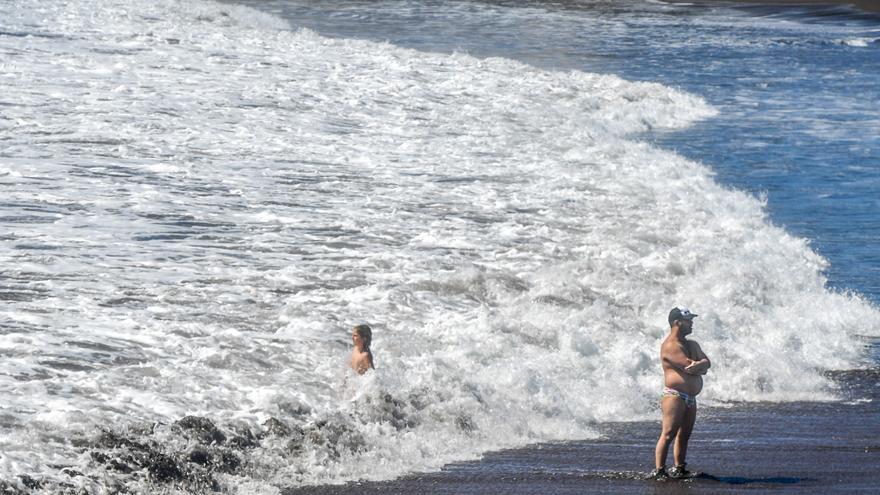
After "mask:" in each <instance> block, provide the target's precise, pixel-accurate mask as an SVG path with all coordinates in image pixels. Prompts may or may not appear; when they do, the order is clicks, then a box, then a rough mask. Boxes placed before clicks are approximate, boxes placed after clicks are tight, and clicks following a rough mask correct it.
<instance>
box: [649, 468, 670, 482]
mask: <svg viewBox="0 0 880 495" xmlns="http://www.w3.org/2000/svg"><path fill="white" fill-rule="evenodd" d="M668 477H669V475H668V474H666V468H657V469H655V470H653V471H651V474H649V475H648V477H647V478H645V479H648V480H654V481H663V480H665V479H666V478H668Z"/></svg>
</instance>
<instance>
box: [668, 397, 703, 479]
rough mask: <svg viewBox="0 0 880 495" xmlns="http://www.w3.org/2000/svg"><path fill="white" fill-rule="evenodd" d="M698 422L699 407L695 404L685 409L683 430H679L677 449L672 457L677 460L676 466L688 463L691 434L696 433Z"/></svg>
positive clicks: (682, 422) (682, 423)
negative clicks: (696, 423) (695, 425)
mask: <svg viewBox="0 0 880 495" xmlns="http://www.w3.org/2000/svg"><path fill="white" fill-rule="evenodd" d="M682 403H684V401H682ZM696 421H697V405H696V404H694V405H693V406H691V407H688V408H686V409H685V412H684V417H683V418H682V421H681V428H679V430H678V435H676V437H675V448H674V449H673V450H672V457H673V459H675V465H676V466H682V465H684V463H685V462H687V451H688V440H690V439H691V432H692V431H694V423H695V422H696Z"/></svg>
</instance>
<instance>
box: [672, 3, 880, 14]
mask: <svg viewBox="0 0 880 495" xmlns="http://www.w3.org/2000/svg"><path fill="white" fill-rule="evenodd" d="M663 1H664V2H666V3H669V4H674V5H687V4H695V5H728V6H734V5H740V6H748V5H754V6H758V5H766V6H788V7H794V6H799V5H800V6H811V7H820V6H827V7H834V6H850V7H853V8H855V9H858V10H861V11H863V12H869V13H878V12H880V0H849V1H847V0H680V1H676V0H663Z"/></svg>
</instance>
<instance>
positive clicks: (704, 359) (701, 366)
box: [685, 341, 712, 375]
mask: <svg viewBox="0 0 880 495" xmlns="http://www.w3.org/2000/svg"><path fill="white" fill-rule="evenodd" d="M689 345H690V346H691V350H692V351H694V355H696V356H697V360H696V361H692V362H691V365H690V366H688V367H687V368H685V371H686V372H688V373H690V374H692V375H705V374H706V373H707V372H708V371H709V368H711V367H712V362H711V361H709V356H706V353H704V352H703V349H701V348H700V344H698V343H696V342H694V341H691V342H690V343H689Z"/></svg>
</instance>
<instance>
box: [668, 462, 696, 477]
mask: <svg viewBox="0 0 880 495" xmlns="http://www.w3.org/2000/svg"><path fill="white" fill-rule="evenodd" d="M686 466H687V463H683V464H679V465H678V466H675V467H673V468H672V469H670V470H669V474H668V476H669V477H670V478H688V477H690V476H691V472H690V471H688V470H687V469H686V468H685V467H686Z"/></svg>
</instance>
